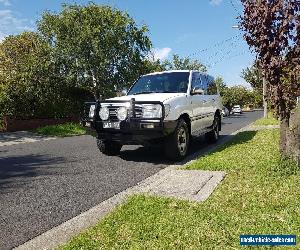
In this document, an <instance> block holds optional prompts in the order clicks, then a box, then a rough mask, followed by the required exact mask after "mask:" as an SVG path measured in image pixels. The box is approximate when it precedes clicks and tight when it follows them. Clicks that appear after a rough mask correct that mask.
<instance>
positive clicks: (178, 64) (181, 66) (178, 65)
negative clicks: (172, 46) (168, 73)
mask: <svg viewBox="0 0 300 250" xmlns="http://www.w3.org/2000/svg"><path fill="white" fill-rule="evenodd" d="M162 65H163V67H164V68H165V69H166V70H199V71H201V72H206V71H207V68H206V66H205V65H204V64H202V63H201V62H200V61H199V60H197V59H191V58H190V57H188V56H187V57H180V56H179V55H177V54H174V55H173V57H172V60H165V61H164V62H163V63H162Z"/></svg>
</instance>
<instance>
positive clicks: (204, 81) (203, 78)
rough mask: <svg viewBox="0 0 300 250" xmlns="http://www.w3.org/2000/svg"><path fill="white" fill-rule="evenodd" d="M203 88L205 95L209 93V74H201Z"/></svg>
mask: <svg viewBox="0 0 300 250" xmlns="http://www.w3.org/2000/svg"><path fill="white" fill-rule="evenodd" d="M201 82H202V86H201V87H202V89H203V90H204V95H207V75H201Z"/></svg>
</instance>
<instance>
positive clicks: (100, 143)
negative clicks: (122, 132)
mask: <svg viewBox="0 0 300 250" xmlns="http://www.w3.org/2000/svg"><path fill="white" fill-rule="evenodd" d="M97 147H98V149H99V150H100V152H101V153H103V154H105V155H118V154H119V153H120V151H121V148H122V145H121V144H120V143H119V142H115V141H104V140H101V139H97Z"/></svg>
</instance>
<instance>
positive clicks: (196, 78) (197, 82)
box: [192, 72, 202, 89]
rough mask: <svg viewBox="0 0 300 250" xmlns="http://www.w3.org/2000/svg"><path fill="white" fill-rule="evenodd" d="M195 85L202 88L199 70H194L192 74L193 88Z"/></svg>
mask: <svg viewBox="0 0 300 250" xmlns="http://www.w3.org/2000/svg"><path fill="white" fill-rule="evenodd" d="M195 87H198V88H202V83H201V75H200V74H199V73H197V72H193V75H192V89H194V88H195Z"/></svg>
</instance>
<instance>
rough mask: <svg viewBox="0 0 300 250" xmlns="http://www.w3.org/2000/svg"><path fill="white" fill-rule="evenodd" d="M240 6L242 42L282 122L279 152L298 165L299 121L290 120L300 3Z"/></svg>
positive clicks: (299, 62)
mask: <svg viewBox="0 0 300 250" xmlns="http://www.w3.org/2000/svg"><path fill="white" fill-rule="evenodd" d="M242 5H243V7H244V12H243V16H241V17H240V24H241V28H242V30H243V31H244V37H245V40H246V41H247V43H248V45H249V46H250V48H252V49H253V51H255V52H256V54H257V62H258V64H259V67H260V69H262V73H263V75H264V77H265V78H266V81H267V87H268V95H269V97H270V100H271V102H272V104H273V106H274V108H275V112H276V114H277V116H278V117H279V118H280V121H281V123H280V126H281V133H280V150H281V152H282V154H283V155H284V156H288V157H290V156H291V157H293V158H296V159H297V161H298V163H299V164H300V155H299V147H300V121H299V120H298V121H297V119H290V118H291V115H292V110H293V109H294V108H295V107H296V97H297V96H298V95H299V89H300V79H299V71H300V2H299V1H298V0H274V1H270V0H257V1H252V0H242ZM298 109H300V107H299V106H298ZM299 113H300V112H298V114H299ZM295 121H297V123H295ZM291 122H292V123H291Z"/></svg>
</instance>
